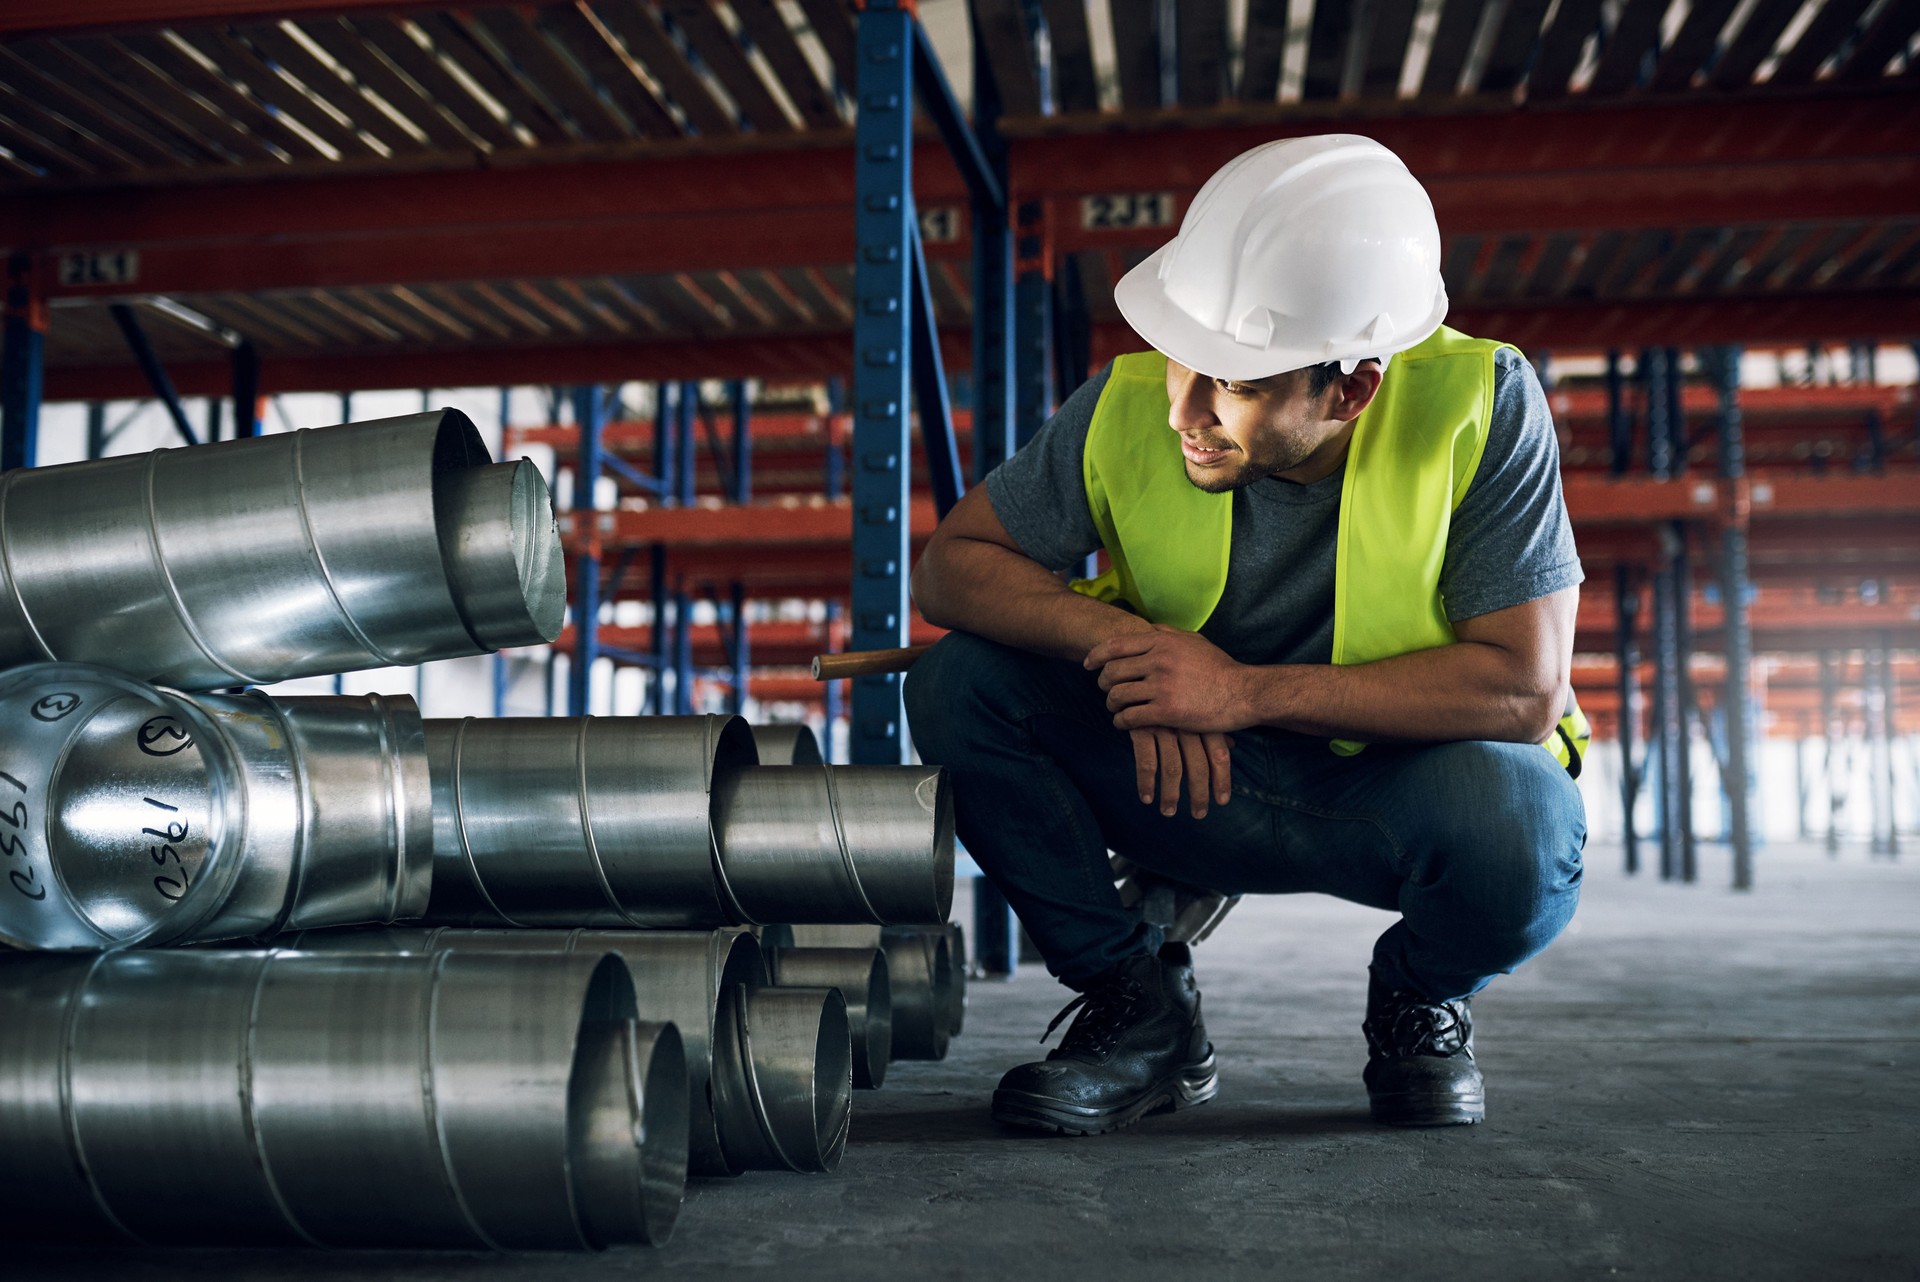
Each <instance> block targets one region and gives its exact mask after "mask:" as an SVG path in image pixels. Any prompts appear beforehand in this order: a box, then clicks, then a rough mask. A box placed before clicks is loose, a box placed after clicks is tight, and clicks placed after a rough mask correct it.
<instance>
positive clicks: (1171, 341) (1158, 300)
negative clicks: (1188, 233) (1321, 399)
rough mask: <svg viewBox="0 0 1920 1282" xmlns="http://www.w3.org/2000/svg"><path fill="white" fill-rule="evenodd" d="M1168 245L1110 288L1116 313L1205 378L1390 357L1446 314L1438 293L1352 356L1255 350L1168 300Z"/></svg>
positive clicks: (1239, 379) (1238, 378)
mask: <svg viewBox="0 0 1920 1282" xmlns="http://www.w3.org/2000/svg"><path fill="white" fill-rule="evenodd" d="M1172 250H1173V242H1169V243H1167V244H1165V245H1162V246H1161V247H1160V248H1159V249H1156V250H1155V251H1154V252H1153V253H1152V254H1150V255H1148V256H1147V258H1146V259H1145V261H1143V262H1142V263H1140V265H1139V266H1137V267H1135V268H1134V269H1133V270H1132V271H1130V272H1128V273H1127V274H1126V275H1125V276H1122V277H1121V278H1120V283H1119V284H1118V285H1116V286H1114V290H1113V301H1114V304H1115V305H1116V306H1118V307H1119V309H1120V315H1121V316H1122V317H1124V318H1125V320H1126V322H1127V324H1129V325H1131V326H1133V329H1134V332H1135V333H1137V334H1139V335H1140V337H1141V338H1144V339H1145V340H1146V341H1147V343H1148V344H1149V345H1150V346H1151V347H1152V348H1153V349H1154V350H1155V351H1157V352H1159V353H1160V354H1161V355H1163V356H1165V357H1167V358H1168V359H1169V360H1171V361H1174V362H1175V363H1177V364H1180V365H1184V366H1186V367H1187V368H1188V369H1190V370H1192V371H1194V372H1195V373H1196V374H1201V375H1204V376H1205V377H1207V378H1221V379H1227V380H1229V381H1230V382H1235V383H1250V382H1254V381H1256V380H1258V379H1262V378H1271V377H1273V376H1274V375H1275V374H1284V373H1286V372H1287V371H1288V370H1295V369H1305V368H1306V367H1307V366H1309V365H1320V364H1324V363H1325V362H1327V361H1333V360H1340V359H1342V358H1343V357H1347V356H1362V357H1371V356H1391V355H1393V354H1394V353H1396V352H1403V351H1405V350H1406V349H1407V348H1409V347H1413V346H1416V345H1417V344H1419V343H1422V342H1425V341H1426V339H1427V338H1428V337H1430V336H1431V335H1432V334H1433V332H1434V331H1435V330H1437V329H1439V328H1440V325H1441V323H1442V322H1443V321H1445V320H1446V316H1447V296H1446V290H1445V289H1444V287H1443V288H1441V289H1440V291H1439V293H1438V295H1437V297H1436V298H1435V300H1434V310H1433V312H1432V314H1431V315H1429V316H1428V317H1427V318H1426V320H1425V321H1424V322H1423V323H1422V324H1421V325H1419V326H1418V327H1416V328H1415V329H1414V330H1412V331H1408V332H1403V333H1402V334H1400V335H1398V336H1397V339H1396V341H1393V342H1388V343H1383V344H1381V345H1380V346H1379V347H1378V348H1377V349H1369V350H1366V351H1357V352H1353V353H1347V352H1340V351H1335V352H1332V353H1329V352H1328V351H1327V349H1326V347H1324V346H1320V347H1315V348H1311V349H1305V348H1292V347H1285V346H1280V345H1275V346H1270V347H1254V346H1251V345H1249V344H1247V343H1242V342H1240V341H1238V340H1237V339H1235V338H1234V337H1233V336H1232V335H1230V334H1224V333H1221V332H1220V331H1219V330H1216V329H1211V328H1209V327H1207V326H1206V325H1203V324H1201V323H1200V322H1199V321H1197V320H1195V319H1194V318H1193V317H1192V316H1191V315H1189V314H1188V313H1187V312H1186V310H1185V309H1183V308H1182V307H1181V306H1180V305H1179V304H1178V303H1175V302H1174V301H1173V300H1172V299H1171V298H1168V297H1167V292H1166V290H1165V288H1164V287H1163V286H1162V285H1161V283H1160V264H1161V262H1162V261H1163V260H1164V259H1165V258H1166V256H1167V255H1168V254H1169V253H1170V252H1172Z"/></svg>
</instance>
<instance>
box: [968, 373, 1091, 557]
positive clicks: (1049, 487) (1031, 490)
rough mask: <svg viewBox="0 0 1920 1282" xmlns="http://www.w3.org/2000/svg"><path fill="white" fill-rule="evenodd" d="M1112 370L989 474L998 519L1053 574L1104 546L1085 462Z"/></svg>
mask: <svg viewBox="0 0 1920 1282" xmlns="http://www.w3.org/2000/svg"><path fill="white" fill-rule="evenodd" d="M1112 369H1113V366H1111V365H1109V366H1107V368H1106V369H1103V370H1101V371H1100V372H1099V373H1098V374H1096V375H1094V376H1093V377H1092V378H1090V379H1088V380H1087V381H1086V382H1084V383H1082V384H1081V385H1080V387H1079V390H1077V391H1075V392H1074V394H1073V395H1072V396H1069V397H1068V398H1067V399H1066V401H1065V403H1063V404H1062V405H1061V406H1060V408H1059V410H1057V411H1056V412H1055V413H1054V415H1053V417H1052V418H1050V419H1048V420H1047V421H1046V423H1045V424H1043V425H1042V426H1041V428H1040V430H1039V431H1038V432H1036V433H1034V437H1033V439H1032V440H1031V441H1028V442H1027V443H1026V444H1025V445H1023V446H1021V447H1020V448H1019V449H1018V450H1016V451H1015V452H1014V455H1013V457H1012V458H1010V459H1008V460H1007V461H1006V462H1004V463H1002V464H1001V465H1000V466H999V467H996V468H994V469H993V471H991V472H989V473H987V479H986V482H985V484H986V487H987V497H988V498H989V499H991V500H993V512H994V515H995V516H998V517H999V518H1000V524H1001V525H1003V526H1005V527H1006V531H1007V533H1008V534H1010V535H1012V536H1013V541H1014V542H1015V543H1018V544H1019V545H1020V550H1021V551H1022V552H1025V553H1026V554H1027V555H1028V556H1030V557H1032V558H1033V559H1034V560H1036V561H1038V562H1039V563H1040V564H1041V565H1044V566H1046V567H1047V568H1048V569H1049V570H1064V569H1066V568H1067V567H1069V566H1072V565H1077V564H1078V563H1079V562H1080V561H1081V560H1082V559H1083V558H1085V557H1086V556H1087V555H1088V554H1090V553H1092V552H1094V551H1095V550H1097V549H1098V548H1099V546H1100V531H1099V529H1098V528H1097V527H1096V526H1095V525H1094V523H1093V513H1092V511H1091V510H1089V508H1088V507H1087V485H1086V480H1085V478H1084V477H1083V476H1082V474H1081V461H1082V459H1083V458H1084V457H1085V456H1086V451H1087V429H1088V428H1090V427H1091V426H1092V425H1093V408H1094V406H1095V405H1097V404H1099V401H1100V393H1101V391H1102V389H1104V388H1105V387H1106V385H1107V375H1108V373H1110V372H1111V371H1112Z"/></svg>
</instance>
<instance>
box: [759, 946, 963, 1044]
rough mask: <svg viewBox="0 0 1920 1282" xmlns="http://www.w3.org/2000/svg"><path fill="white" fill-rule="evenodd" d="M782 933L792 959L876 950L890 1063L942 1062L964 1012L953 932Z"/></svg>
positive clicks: (960, 967) (960, 969) (960, 966)
mask: <svg viewBox="0 0 1920 1282" xmlns="http://www.w3.org/2000/svg"><path fill="white" fill-rule="evenodd" d="M788 934H789V935H790V936H791V939H792V941H793V951H794V953H795V954H796V955H804V954H807V953H813V952H820V953H829V952H840V951H843V950H878V951H879V952H880V954H881V956H882V957H883V958H884V960H885V963H886V969H887V983H888V989H889V996H890V998H891V1000H890V1002H889V1005H890V1008H891V1010H890V1014H891V1019H890V1023H891V1024H892V1029H891V1032H890V1035H889V1042H890V1050H891V1058H893V1059H896V1060H902V1059H918V1060H938V1059H945V1058H946V1055H947V1044H948V1042H949V1041H950V1040H951V1039H952V1038H953V1037H954V1035H956V1034H957V1033H958V1032H959V1031H960V1024H961V1021H962V1018H963V1017H964V1014H965V1011H966V1000H967V999H966V972H965V961H964V958H965V952H964V950H963V951H960V952H958V953H956V952H955V949H954V943H955V940H956V939H958V938H959V927H957V926H951V925H949V926H889V927H879V926H844V925H811V924H801V925H796V926H792V927H789V928H788ZM776 973H779V972H777V971H776ZM849 982H854V981H853V980H852V979H851V978H850V979H849Z"/></svg>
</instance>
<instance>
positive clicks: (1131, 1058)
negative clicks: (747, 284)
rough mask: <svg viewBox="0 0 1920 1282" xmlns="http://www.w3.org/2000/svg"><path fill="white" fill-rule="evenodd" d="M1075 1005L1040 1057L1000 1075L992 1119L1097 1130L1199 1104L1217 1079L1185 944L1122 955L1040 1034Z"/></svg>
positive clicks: (1067, 1131)
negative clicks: (1071, 1015) (1108, 972)
mask: <svg viewBox="0 0 1920 1282" xmlns="http://www.w3.org/2000/svg"><path fill="white" fill-rule="evenodd" d="M1076 1009H1077V1010H1079V1012H1080V1014H1079V1016H1078V1017H1077V1018H1076V1019H1075V1020H1074V1021H1073V1026H1072V1027H1070V1028H1069V1029H1067V1035H1066V1036H1065V1037H1063V1038H1061V1039H1060V1045H1059V1046H1058V1047H1056V1048H1055V1049H1054V1050H1052V1051H1050V1052H1049V1053H1048V1054H1047V1057H1046V1058H1045V1059H1044V1060H1040V1061H1038V1062H1036V1063H1032V1064H1022V1065H1020V1067H1018V1068H1016V1069H1013V1070H1012V1071H1011V1072H1009V1073H1008V1074H1007V1075H1006V1076H1005V1077H1003V1078H1001V1079H1000V1089H999V1090H997V1091H995V1092H994V1093H993V1116H994V1120H995V1121H999V1122H1007V1123H1011V1124H1012V1125H1015V1126H1032V1127H1036V1128H1038V1129H1040V1130H1043V1131H1057V1132H1059V1133H1060V1134H1062V1135H1099V1134H1103V1133H1104V1132H1107V1131H1117V1130H1119V1129H1120V1128H1121V1127H1123V1126H1131V1125H1132V1124H1133V1123H1135V1122H1137V1121H1139V1120H1140V1119H1141V1118H1143V1117H1145V1116H1146V1115H1147V1114H1149V1113H1161V1112H1171V1111H1173V1110H1174V1109H1176V1108H1190V1107H1192V1106H1193V1105H1195V1104H1204V1103H1205V1102H1206V1101H1208V1100H1210V1099H1212V1098H1213V1095H1214V1092H1215V1091H1216V1090H1218V1089H1219V1077H1218V1074H1217V1073H1216V1072H1215V1070H1214V1065H1213V1043H1211V1042H1209V1041H1208V1040H1207V1026H1206V1025H1205V1024H1204V1023H1202V1022H1201V1019H1200V990H1199V989H1198V988H1196V987H1195V986H1194V983H1193V954H1192V953H1190V952H1188V950H1187V946H1186V945H1185V944H1167V945H1164V946H1163V947H1162V948H1161V949H1160V952H1159V954H1158V955H1157V956H1155V955H1153V954H1150V953H1142V954H1140V955H1139V956H1138V957H1131V958H1129V959H1127V960H1126V961H1125V962H1123V963H1121V965H1120V967H1119V969H1118V970H1117V971H1116V972H1115V973H1114V974H1113V976H1112V977H1110V978H1108V979H1106V980H1103V981H1102V982H1100V983H1099V984H1097V985H1095V986H1094V987H1092V988H1089V989H1088V990H1087V991H1086V992H1084V993H1082V994H1081V995H1080V996H1078V997H1076V998H1074V999H1073V1000H1072V1001H1071V1002H1069V1003H1067V1006H1066V1008H1065V1009H1064V1010H1062V1011H1061V1012H1060V1013H1059V1014H1058V1015H1056V1016H1054V1020H1053V1023H1052V1024H1049V1025H1048V1026H1047V1033H1046V1034H1043V1035H1042V1038H1041V1040H1043V1041H1044V1040H1045V1039H1046V1036H1047V1035H1050V1034H1051V1033H1052V1032H1053V1030H1054V1029H1055V1028H1056V1027H1058V1026H1059V1024H1060V1021H1061V1020H1063V1019H1065V1018H1066V1017H1067V1015H1068V1013H1069V1012H1071V1011H1073V1010H1076Z"/></svg>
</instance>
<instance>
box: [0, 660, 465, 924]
mask: <svg viewBox="0 0 1920 1282" xmlns="http://www.w3.org/2000/svg"><path fill="white" fill-rule="evenodd" d="M0 721H3V722H4V723H5V724H6V725H7V727H8V730H7V733H6V734H5V735H4V736H0V876H4V877H5V879H6V880H5V884H0V941H4V942H6V943H9V944H13V945H15V946H17V947H25V948H45V949H111V948H121V947H127V946H130V945H136V944H147V945H152V944H172V943H185V942H189V941H195V940H216V939H238V938H248V937H266V936H270V935H272V934H274V933H276V932H278V931H281V930H288V929H301V928H305V927H314V926H336V925H348V924H352V923H357V922H385V921H393V920H395V919H396V918H402V917H413V916H418V915H419V914H420V913H421V912H423V911H424V910H425V908H426V906H427V898H428V877H429V875H430V872H431V863H432V800H431V789H430V786H429V782H428V777H427V760H426V740H425V735H424V733H423V731H422V729H421V722H420V715H419V710H418V709H417V708H416V707H415V706H414V703H413V700H411V699H409V698H406V697H404V696H400V697H390V696H381V695H365V696H360V697H355V698H289V699H271V698H268V697H267V696H266V695H263V694H259V693H257V692H250V693H247V694H241V695H215V694H202V695H192V696H188V695H182V694H179V693H176V692H174V691H170V690H164V689H160V688H157V687H155V686H151V685H147V684H145V683H144V682H139V681H134V680H131V679H130V678H127V677H124V676H122V675H120V674H119V673H116V672H112V671H109V670H107V669H105V668H99V667H93V666H91V665H85V664H34V665H29V666H27V667H24V668H19V669H16V670H15V671H13V672H10V673H7V674H5V675H4V676H0Z"/></svg>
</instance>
